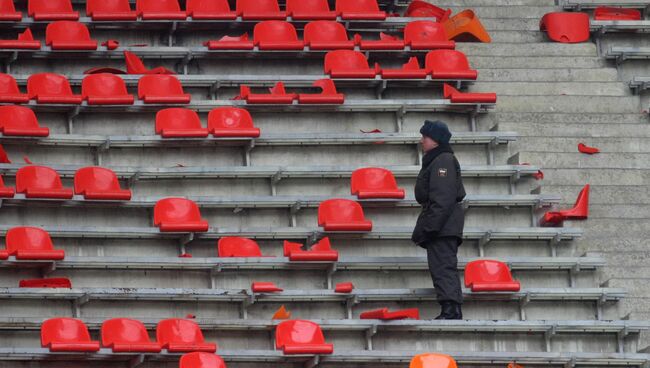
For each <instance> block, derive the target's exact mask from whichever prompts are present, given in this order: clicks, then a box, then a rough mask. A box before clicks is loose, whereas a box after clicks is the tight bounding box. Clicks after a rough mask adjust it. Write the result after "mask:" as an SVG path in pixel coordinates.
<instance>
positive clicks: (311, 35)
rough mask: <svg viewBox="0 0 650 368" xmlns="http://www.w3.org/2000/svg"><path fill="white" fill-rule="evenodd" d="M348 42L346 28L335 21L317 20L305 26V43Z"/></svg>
mask: <svg viewBox="0 0 650 368" xmlns="http://www.w3.org/2000/svg"><path fill="white" fill-rule="evenodd" d="M332 41H348V32H347V31H346V30H345V26H343V24H341V23H339V22H335V21H333V20H317V21H313V22H309V23H307V25H306V26H305V43H308V42H332Z"/></svg>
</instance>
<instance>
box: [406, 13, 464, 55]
mask: <svg viewBox="0 0 650 368" xmlns="http://www.w3.org/2000/svg"><path fill="white" fill-rule="evenodd" d="M404 44H405V45H406V46H409V47H410V48H411V50H437V49H455V48H456V42H455V41H450V40H449V37H447V32H446V31H445V27H444V26H443V25H442V24H440V23H437V22H432V21H430V20H418V21H415V22H410V23H408V24H407V25H406V27H405V28H404Z"/></svg>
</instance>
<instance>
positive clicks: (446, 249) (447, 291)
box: [425, 236, 463, 304]
mask: <svg viewBox="0 0 650 368" xmlns="http://www.w3.org/2000/svg"><path fill="white" fill-rule="evenodd" d="M425 245H426V249H427V260H428V263H429V271H430V272H431V279H433V286H434V287H435V289H436V294H437V297H438V302H454V303H458V304H462V303H463V292H462V289H461V286H460V278H459V276H458V257H457V256H456V254H457V253H458V246H459V241H458V238H457V237H452V236H443V237H438V238H435V239H433V240H431V241H429V242H427V243H425Z"/></svg>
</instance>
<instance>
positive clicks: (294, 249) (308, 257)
mask: <svg viewBox="0 0 650 368" xmlns="http://www.w3.org/2000/svg"><path fill="white" fill-rule="evenodd" d="M284 256H285V257H288V258H289V260H290V261H298V262H310V261H311V262H313V261H316V262H318V261H322V262H329V261H331V262H335V261H338V259H339V252H337V251H336V250H334V249H332V245H331V243H330V238H328V237H324V238H323V239H321V240H320V241H319V242H318V243H316V244H314V245H313V246H312V247H311V248H310V249H309V250H303V249H302V244H300V243H292V242H290V241H287V240H285V241H284Z"/></svg>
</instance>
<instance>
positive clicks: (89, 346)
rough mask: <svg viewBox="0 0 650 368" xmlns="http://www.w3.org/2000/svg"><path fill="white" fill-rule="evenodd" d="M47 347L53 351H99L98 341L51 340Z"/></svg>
mask: <svg viewBox="0 0 650 368" xmlns="http://www.w3.org/2000/svg"><path fill="white" fill-rule="evenodd" d="M49 348H50V351H54V352H96V351H99V341H79V342H70V343H66V342H53V343H51V344H50V346H49Z"/></svg>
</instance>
